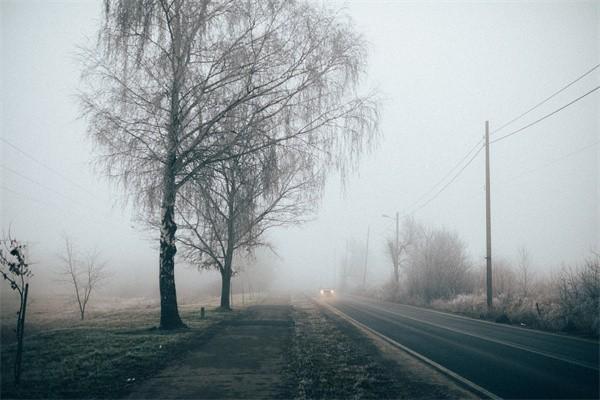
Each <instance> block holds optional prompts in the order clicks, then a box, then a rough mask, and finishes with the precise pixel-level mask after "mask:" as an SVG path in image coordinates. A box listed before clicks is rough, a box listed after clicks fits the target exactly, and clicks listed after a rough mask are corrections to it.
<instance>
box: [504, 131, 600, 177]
mask: <svg viewBox="0 0 600 400" xmlns="http://www.w3.org/2000/svg"><path fill="white" fill-rule="evenodd" d="M598 144H600V140H598V141H596V142H593V143H590V144H588V145H585V146H583V147H580V148H578V149H577V150H574V151H572V152H570V153H567V154H565V155H564V156H561V157H558V158H555V159H554V160H551V161H548V162H547V163H544V164H542V165H540V166H538V167H535V168H532V169H529V170H527V171H525V172H523V173H520V174H519V175H516V176H513V177H512V178H510V179H505V180H501V181H499V182H498V183H501V184H509V183H511V182H512V181H514V180H517V179H519V178H521V177H523V176H525V175H529V174H531V173H533V172H536V171H539V170H540V169H542V168H546V167H549V166H551V165H554V164H556V163H558V162H560V161H563V160H565V159H567V158H569V157H572V156H574V155H576V154H578V153H581V152H582V151H585V150H588V149H591V148H592V147H594V146H597V145H598Z"/></svg>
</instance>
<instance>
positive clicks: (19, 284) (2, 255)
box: [0, 234, 33, 384]
mask: <svg viewBox="0 0 600 400" xmlns="http://www.w3.org/2000/svg"><path fill="white" fill-rule="evenodd" d="M2 246H3V248H0V274H2V277H3V278H4V280H5V281H7V282H8V283H9V284H10V288H11V289H12V290H15V291H16V292H17V293H18V294H19V300H20V301H19V311H18V312H17V329H16V333H17V354H16V356H15V364H14V377H15V384H19V382H20V380H21V360H22V358H23V337H24V333H25V312H26V310H27V294H28V293H29V278H31V277H32V276H33V273H32V272H31V268H30V265H29V263H28V261H27V257H26V252H25V245H24V244H22V243H20V242H18V241H17V240H15V239H12V238H11V237H10V234H8V237H7V238H6V239H4V240H2Z"/></svg>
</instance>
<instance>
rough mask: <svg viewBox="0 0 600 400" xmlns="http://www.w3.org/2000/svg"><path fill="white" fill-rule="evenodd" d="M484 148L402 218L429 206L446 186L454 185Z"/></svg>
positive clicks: (480, 148)
mask: <svg viewBox="0 0 600 400" xmlns="http://www.w3.org/2000/svg"><path fill="white" fill-rule="evenodd" d="M483 147H484V146H480V147H479V149H478V150H477V151H476V152H475V154H473V156H472V157H471V158H470V159H469V161H468V162H467V163H466V164H465V165H463V167H462V168H461V169H460V170H459V171H458V172H457V173H456V175H454V176H453V177H452V179H450V181H448V182H447V183H446V184H445V185H444V186H443V187H442V188H441V189H440V190H439V191H438V192H437V193H436V194H435V195H434V196H433V197H431V198H430V199H429V200H427V201H426V202H425V203H424V204H422V205H421V206H420V207H418V208H416V209H415V210H413V211H411V212H409V213H407V214H405V215H403V217H406V216H409V215H412V214H414V213H416V212H417V211H419V210H421V209H423V208H425V207H426V206H427V205H429V203H431V202H432V201H433V200H435V199H436V198H437V197H438V196H439V195H440V194H442V192H443V191H444V190H446V188H448V186H450V185H451V184H452V183H454V181H456V179H458V177H459V176H460V175H461V174H462V173H463V171H464V170H465V169H467V167H468V166H469V165H470V164H471V163H472V162H473V161H474V160H475V158H476V157H477V155H479V153H481V150H483Z"/></svg>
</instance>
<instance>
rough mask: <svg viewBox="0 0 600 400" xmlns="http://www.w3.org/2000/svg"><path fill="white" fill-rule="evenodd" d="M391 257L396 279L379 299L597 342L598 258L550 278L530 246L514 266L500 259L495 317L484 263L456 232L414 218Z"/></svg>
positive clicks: (599, 327) (599, 328)
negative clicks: (537, 264)
mask: <svg viewBox="0 0 600 400" xmlns="http://www.w3.org/2000/svg"><path fill="white" fill-rule="evenodd" d="M396 243H398V245H396ZM388 253H389V256H390V260H391V264H392V265H393V267H394V269H393V270H392V273H391V274H390V275H391V278H390V281H389V282H388V283H386V284H385V285H383V286H382V287H380V288H375V289H373V290H371V291H370V292H369V294H370V295H372V296H375V297H379V298H382V299H384V300H388V301H395V302H401V303H406V304H413V305H419V306H426V307H431V308H435V309H438V310H442V311H448V312H455V313H460V314H463V315H467V316H470V317H474V318H485V319H489V320H493V321H496V322H502V323H509V324H515V325H519V326H523V327H531V328H536V329H543V330H549V331H555V332H568V333H572V334H577V335H584V336H591V337H598V335H599V333H600V305H599V299H600V254H598V253H594V252H592V253H591V255H590V256H588V257H587V258H586V259H585V260H583V262H581V263H580V264H578V265H563V266H562V267H561V269H560V270H559V272H557V273H554V274H548V275H545V276H541V275H540V274H539V273H538V272H536V269H534V268H533V265H532V262H531V257H530V255H529V253H528V252H527V250H526V249H525V248H524V247H522V248H520V249H519V250H518V252H517V257H516V260H515V261H514V262H511V261H509V260H506V259H502V258H499V257H497V258H494V259H493V279H492V281H493V293H494V298H493V304H494V307H493V310H492V311H489V312H488V310H487V307H486V293H485V276H486V275H485V265H483V264H482V265H478V264H476V263H474V262H473V261H472V260H471V258H470V257H469V256H468V254H467V250H466V246H465V244H464V243H463V242H462V241H461V240H460V238H459V237H458V235H457V234H456V233H454V232H451V231H448V230H444V229H432V228H427V227H425V226H423V225H421V224H419V223H417V222H416V221H414V220H412V219H409V220H406V221H404V223H403V224H402V227H401V229H400V233H399V238H398V241H397V242H396V240H395V238H394V239H392V240H389V241H388ZM397 269H399V273H398V274H396V270H397Z"/></svg>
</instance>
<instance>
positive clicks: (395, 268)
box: [381, 211, 400, 283]
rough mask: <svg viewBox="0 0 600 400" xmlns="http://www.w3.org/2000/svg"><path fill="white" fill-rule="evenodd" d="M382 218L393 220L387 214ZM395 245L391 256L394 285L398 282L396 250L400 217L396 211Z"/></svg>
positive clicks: (397, 247) (398, 246)
mask: <svg viewBox="0 0 600 400" xmlns="http://www.w3.org/2000/svg"><path fill="white" fill-rule="evenodd" d="M381 216H382V217H383V218H389V219H394V218H393V217H390V216H389V215H387V214H382V215H381ZM395 219H396V243H395V245H394V254H393V261H394V278H396V283H397V282H398V261H399V260H398V256H399V254H398V249H399V248H400V243H399V240H400V239H399V234H400V233H399V230H400V223H399V219H400V216H399V214H398V211H396V218H395Z"/></svg>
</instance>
